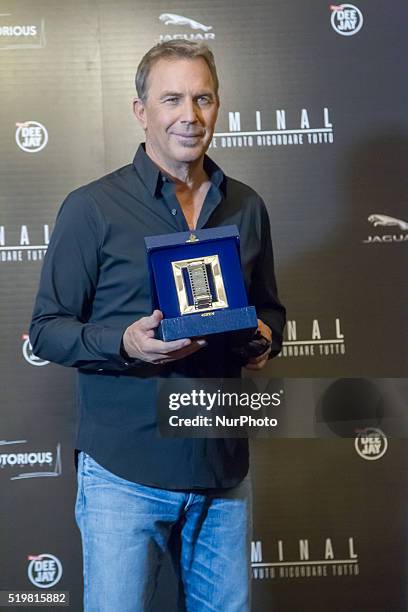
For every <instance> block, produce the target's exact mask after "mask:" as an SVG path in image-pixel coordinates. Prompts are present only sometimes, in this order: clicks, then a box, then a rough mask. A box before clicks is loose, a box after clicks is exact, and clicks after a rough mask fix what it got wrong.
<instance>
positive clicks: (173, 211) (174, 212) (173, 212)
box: [171, 208, 177, 216]
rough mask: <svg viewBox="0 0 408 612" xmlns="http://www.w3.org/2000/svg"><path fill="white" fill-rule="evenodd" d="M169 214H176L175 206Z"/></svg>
mask: <svg viewBox="0 0 408 612" xmlns="http://www.w3.org/2000/svg"><path fill="white" fill-rule="evenodd" d="M171 214H172V215H173V216H174V215H177V209H176V208H172V209H171Z"/></svg>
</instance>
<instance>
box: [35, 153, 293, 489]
mask: <svg viewBox="0 0 408 612" xmlns="http://www.w3.org/2000/svg"><path fill="white" fill-rule="evenodd" d="M204 168H205V171H206V173H207V175H208V176H209V179H210V181H211V186H210V189H209V190H208V192H207V195H206V198H205V201H204V204H203V206H202V209H201V213H200V216H199V219H198V222H197V228H204V227H207V228H208V227H216V226H219V225H232V224H235V225H237V226H238V229H239V232H240V249H241V263H242V270H243V275H244V280H245V285H246V288H247V291H248V298H249V304H251V305H254V306H256V309H257V314H258V318H260V319H262V320H263V321H264V322H265V323H266V324H267V325H269V327H270V328H271V329H272V333H273V346H272V349H273V354H277V353H278V352H279V351H280V348H281V342H282V330H283V326H284V322H285V310H284V308H283V306H282V305H281V304H280V302H279V300H278V297H277V292H276V283H275V276H274V267H273V255H272V244H271V238H270V227H269V219H268V215H267V211H266V208H265V205H264V203H263V202H262V200H261V198H260V197H259V196H258V195H257V194H256V193H255V191H253V189H251V188H250V187H248V186H247V185H244V184H243V183H240V182H239V181H236V180H234V179H231V178H229V177H226V176H225V175H224V173H223V172H222V170H221V169H220V168H219V167H218V166H217V165H216V164H215V163H214V162H213V161H212V160H211V159H210V158H209V157H207V156H205V159H204ZM188 229H189V228H188V225H187V222H186V219H185V217H184V214H183V211H182V209H181V207H180V204H179V202H178V200H177V197H176V195H175V184H174V182H173V181H172V180H171V179H170V177H168V176H166V175H165V174H163V173H162V172H161V171H160V169H159V168H158V166H156V164H154V162H153V161H152V160H151V159H150V158H149V157H148V155H147V154H146V152H145V148H144V145H140V146H139V149H138V151H137V153H136V156H135V158H134V161H133V164H129V165H127V166H124V167H123V168H120V169H119V170H116V171H115V172H112V173H111V174H108V175H107V176H104V177H102V178H101V179H99V180H96V181H94V182H92V183H90V184H89V185H86V186H83V187H80V188H79V189H77V190H75V191H73V192H72V193H71V194H70V195H69V196H68V197H67V198H66V200H65V201H64V203H63V204H62V207H61V209H60V211H59V214H58V216H57V220H56V224H55V228H54V231H53V233H52V236H51V241H50V244H49V247H48V251H47V254H46V256H45V259H44V265H43V269H42V274H41V280H40V286H39V291H38V295H37V299H36V302H35V307H34V313H33V319H32V323H31V327H30V340H31V344H32V346H33V351H34V353H35V354H36V355H38V356H39V357H41V358H43V359H47V360H49V361H53V362H56V363H59V364H62V365H65V366H72V367H76V368H78V403H79V406H78V408H79V423H78V433H77V441H76V447H77V448H78V449H81V450H84V451H86V452H87V453H89V454H90V455H91V456H92V457H93V458H94V459H95V460H96V461H98V462H99V463H100V464H101V465H103V466H104V467H106V468H107V469H108V470H110V471H111V472H113V473H115V474H117V475H119V476H121V477H122V478H126V479H127V480H130V481H134V482H140V483H143V484H147V485H151V486H157V487H162V488H168V489H195V488H210V487H231V486H235V485H236V484H238V483H239V482H240V480H242V478H244V476H245V475H246V473H247V470H248V443H247V440H245V439H232V438H229V439H203V438H200V439H199V438H196V439H180V438H160V437H158V435H157V433H156V413H155V404H156V402H155V388H156V384H155V383H156V380H155V377H157V376H160V377H162V376H179V377H186V376H195V377H208V378H210V377H236V376H239V375H240V368H239V367H238V366H237V365H234V364H233V361H232V360H231V358H230V355H229V352H228V350H229V349H228V343H227V341H226V340H225V339H224V338H223V337H215V336H214V337H212V338H211V337H210V338H209V343H208V346H207V347H205V348H203V349H200V350H199V351H198V352H197V353H195V354H194V355H191V356H189V357H186V358H185V359H181V360H178V361H174V362H172V363H170V364H167V365H165V366H159V365H152V364H148V363H146V362H143V361H139V360H132V361H129V360H126V357H124V356H123V353H122V352H121V340H122V336H123V334H124V332H125V330H126V328H127V327H128V326H129V325H130V324H131V323H133V322H134V321H136V320H137V319H139V318H141V317H144V316H147V315H150V314H151V312H152V296H151V290H150V280H149V272H148V265H147V258H146V253H145V246H144V237H145V236H151V235H156V234H168V233H170V232H179V231H188Z"/></svg>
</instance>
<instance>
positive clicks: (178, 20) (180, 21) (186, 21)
mask: <svg viewBox="0 0 408 612" xmlns="http://www.w3.org/2000/svg"><path fill="white" fill-rule="evenodd" d="M159 19H160V21H162V22H163V23H164V25H178V26H180V25H186V26H190V28H192V29H193V30H203V31H204V32H208V31H209V30H212V29H213V28H212V26H206V25H204V24H202V23H200V22H199V21H195V20H194V19H190V18H189V17H183V15H176V14H175V13H162V14H161V15H160V17H159Z"/></svg>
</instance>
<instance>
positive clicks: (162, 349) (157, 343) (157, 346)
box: [143, 338, 191, 357]
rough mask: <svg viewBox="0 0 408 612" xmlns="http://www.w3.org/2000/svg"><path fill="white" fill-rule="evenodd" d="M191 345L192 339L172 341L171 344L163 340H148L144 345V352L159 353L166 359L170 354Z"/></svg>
mask: <svg viewBox="0 0 408 612" xmlns="http://www.w3.org/2000/svg"><path fill="white" fill-rule="evenodd" d="M190 344H191V340H190V338H182V339H181V340H171V341H170V342H163V340H156V339H155V338H146V340H145V341H144V343H143V352H145V353H159V354H160V355H162V356H163V357H166V356H167V354H168V353H171V352H173V351H178V350H180V349H182V348H184V347H186V346H189V345H190Z"/></svg>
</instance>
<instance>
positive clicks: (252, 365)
mask: <svg viewBox="0 0 408 612" xmlns="http://www.w3.org/2000/svg"><path fill="white" fill-rule="evenodd" d="M258 331H260V332H261V334H262V335H263V336H264V337H265V338H267V339H268V340H269V341H270V342H272V330H271V328H270V327H268V326H267V325H266V324H265V323H264V322H263V321H261V319H258ZM270 352H271V347H269V348H268V349H267V350H266V351H265V352H264V353H262V355H258V357H251V359H250V360H249V361H248V363H247V364H246V365H245V366H244V367H245V368H247V369H248V370H262V368H263V367H264V365H265V364H266V362H267V361H268V356H269V353H270Z"/></svg>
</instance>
